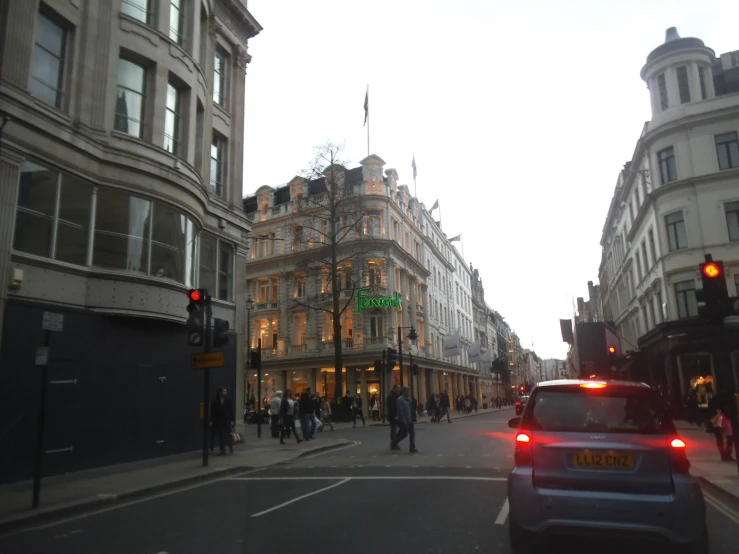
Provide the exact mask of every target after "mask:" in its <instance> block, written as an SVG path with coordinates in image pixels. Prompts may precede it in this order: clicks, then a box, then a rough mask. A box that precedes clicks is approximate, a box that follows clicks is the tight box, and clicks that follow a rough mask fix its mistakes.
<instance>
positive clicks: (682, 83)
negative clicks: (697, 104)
mask: <svg viewBox="0 0 739 554" xmlns="http://www.w3.org/2000/svg"><path fill="white" fill-rule="evenodd" d="M677 88H678V91H679V92H680V103H681V104H687V103H688V102H690V85H689V84H688V68H687V67H685V66H684V65H683V66H680V67H678V68H677Z"/></svg>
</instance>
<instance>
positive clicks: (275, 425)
mask: <svg viewBox="0 0 739 554" xmlns="http://www.w3.org/2000/svg"><path fill="white" fill-rule="evenodd" d="M281 405H282V391H281V390H278V391H277V392H276V393H275V397H274V398H273V399H272V401H271V402H270V403H269V417H270V429H271V431H272V438H273V439H277V438H279V437H280V429H279V423H280V406H281Z"/></svg>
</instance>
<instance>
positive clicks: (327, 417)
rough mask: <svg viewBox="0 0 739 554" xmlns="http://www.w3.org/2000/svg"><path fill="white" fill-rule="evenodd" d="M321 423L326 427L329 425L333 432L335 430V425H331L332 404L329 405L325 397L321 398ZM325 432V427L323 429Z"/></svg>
mask: <svg viewBox="0 0 739 554" xmlns="http://www.w3.org/2000/svg"><path fill="white" fill-rule="evenodd" d="M321 421H322V422H323V424H324V425H326V424H328V426H329V427H331V430H332V431H333V430H334V424H333V423H331V404H329V403H328V399H327V398H326V397H325V396H324V397H322V398H321ZM321 430H323V427H321Z"/></svg>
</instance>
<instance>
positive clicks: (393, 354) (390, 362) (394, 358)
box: [387, 348, 398, 371]
mask: <svg viewBox="0 0 739 554" xmlns="http://www.w3.org/2000/svg"><path fill="white" fill-rule="evenodd" d="M397 363H398V351H397V350H395V348H388V349H387V367H388V368H389V369H390V371H392V370H393V369H394V368H395V365H396V364H397Z"/></svg>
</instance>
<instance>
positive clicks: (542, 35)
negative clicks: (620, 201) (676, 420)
mask: <svg viewBox="0 0 739 554" xmlns="http://www.w3.org/2000/svg"><path fill="white" fill-rule="evenodd" d="M248 6H249V11H250V12H251V13H252V15H253V16H254V17H255V18H256V19H257V21H259V23H260V24H261V25H262V26H263V27H264V30H263V31H262V32H261V33H260V34H259V35H257V37H256V38H254V39H252V40H251V41H250V44H249V53H250V54H251V55H252V56H253V60H252V62H251V64H250V65H249V67H248V72H247V80H246V126H245V132H246V136H245V146H244V155H245V169H244V193H245V194H250V193H253V192H254V191H255V190H256V189H257V188H259V187H260V186H262V185H265V184H266V185H270V186H279V185H282V184H284V183H286V182H287V181H288V180H289V179H290V178H291V177H293V176H294V175H295V174H297V173H298V172H299V171H300V170H302V169H305V168H306V167H307V166H308V163H309V161H310V160H311V157H312V148H313V147H314V146H317V145H319V144H322V143H325V142H326V141H327V140H331V141H334V142H343V143H344V144H345V146H346V150H345V159H346V160H347V161H348V162H350V164H349V165H350V167H355V166H356V165H357V164H358V162H359V160H361V159H362V158H364V157H365V156H366V154H367V134H366V127H363V126H362V121H363V118H364V110H363V103H364V94H365V90H366V87H367V85H368V84H369V87H370V92H369V98H370V102H369V105H370V150H371V152H372V153H373V154H377V155H378V156H380V157H381V158H383V159H384V160H385V161H386V162H387V166H386V168H395V169H397V171H398V173H399V175H400V182H401V183H405V184H409V185H411V187H412V185H413V174H412V170H411V160H412V158H413V155H414V153H415V156H416V164H417V166H418V180H417V184H418V197H419V198H420V199H421V201H422V202H424V203H425V204H426V206H427V208H428V207H431V205H432V204H433V203H434V201H435V200H436V199H437V198H438V199H439V203H440V205H441V222H442V228H443V230H444V231H445V232H446V233H447V235H448V236H450V237H452V236H454V235H457V234H459V233H462V238H463V244H462V246H460V247H459V248H460V249H461V248H462V247H463V248H464V255H465V259H466V260H467V261H468V263H469V262H471V263H472V264H473V265H474V266H475V267H476V268H479V270H480V274H481V277H482V279H483V285H484V287H485V299H486V301H487V303H488V304H489V305H490V306H491V307H493V308H494V309H496V310H498V311H499V312H500V313H501V314H502V315H503V316H504V317H505V318H506V321H508V323H509V324H510V325H511V326H512V328H513V329H514V330H515V331H516V333H517V334H518V335H519V337H520V338H521V342H522V344H523V345H524V346H525V347H529V348H530V347H531V345H532V344H533V345H534V347H535V350H536V352H537V354H539V355H540V356H542V357H545V358H548V357H558V358H564V356H565V354H566V351H567V349H566V345H565V344H564V343H563V342H562V338H561V335H560V330H559V323H558V320H559V319H560V318H562V319H565V318H570V317H571V316H572V310H573V297H575V296H587V281H588V280H594V281H596V282H597V279H598V265H599V263H600V245H599V242H600V236H601V230H602V228H603V222H604V220H605V216H606V212H607V210H608V205H609V202H610V199H611V197H612V193H613V189H614V187H615V184H616V179H617V177H618V172H619V171H620V169H621V168H622V166H623V164H624V163H625V162H626V161H628V160H629V159H630V157H631V154H632V153H633V150H634V147H635V145H636V140H637V139H638V137H639V133H640V131H641V128H642V126H643V124H644V122H645V121H647V120H648V119H649V118H650V108H649V93H648V91H647V88H646V85H645V84H644V82H643V81H642V80H641V79H640V77H639V71H640V70H641V68H642V66H643V65H644V63H645V61H646V57H647V54H649V52H650V51H651V50H652V49H654V48H655V47H657V46H658V45H659V44H661V43H662V42H663V41H664V36H665V30H666V29H667V28H668V27H671V26H675V27H677V28H678V32H679V33H680V35H681V36H683V37H686V36H695V37H698V38H701V39H703V40H704V41H705V43H706V45H707V46H709V47H710V48H713V49H714V50H715V51H716V53H717V54H720V53H724V52H729V51H731V50H739V34H737V31H736V29H737V26H736V25H737V21H739V2H737V0H691V1H686V0H615V1H612V0H579V1H578V0H565V1H561V2H554V1H552V0H536V1H524V2H511V1H510V0H454V1H449V0H372V1H367V0H313V1H305V0H249V2H248ZM411 190H412V189H411ZM436 214H437V215H438V212H436ZM455 244H457V245H459V243H455Z"/></svg>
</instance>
